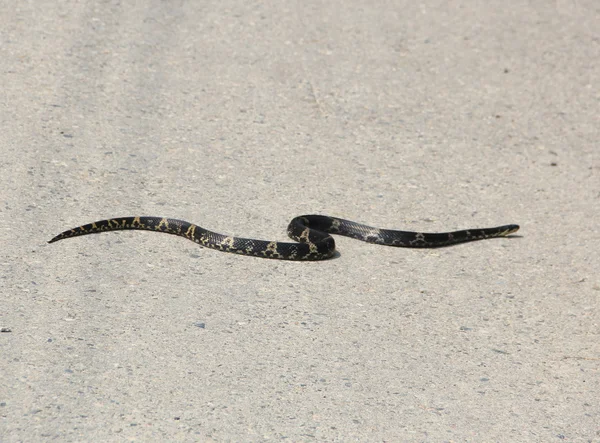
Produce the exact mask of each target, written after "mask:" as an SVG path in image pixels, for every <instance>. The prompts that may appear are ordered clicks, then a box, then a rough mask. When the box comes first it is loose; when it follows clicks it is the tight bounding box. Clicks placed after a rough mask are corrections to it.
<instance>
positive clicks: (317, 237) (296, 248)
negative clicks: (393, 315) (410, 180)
mask: <svg viewBox="0 0 600 443" xmlns="http://www.w3.org/2000/svg"><path fill="white" fill-rule="evenodd" d="M130 229H138V230H146V231H155V232H165V233H168V234H174V235H179V236H181V237H185V238H187V239H188V240H192V241H193V242H196V243H198V244H199V245H202V246H205V247H207V248H212V249H217V250H219V251H224V252H233V253H236V254H243V255H251V256H257V257H264V258H274V259H280V260H324V259H327V258H330V257H331V256H333V254H334V252H335V241H334V240H333V238H332V237H331V235H329V234H338V235H344V236H346V237H352V238H355V239H357V240H362V241H364V242H367V243H376V244H379V245H387V246H399V247H405V248H436V247H440V246H449V245H454V244H457V243H465V242H470V241H475V240H483V239H486V238H493V237H504V236H507V235H509V234H512V233H514V232H516V231H517V230H518V229H519V226H518V225H504V226H498V227H496V228H481V229H467V230H462V231H454V232H444V233H424V232H408V231H395V230H390V229H378V228H372V227H370V226H366V225H362V224H359V223H355V222H353V221H349V220H343V219H341V218H337V217H329V216H325V215H302V216H300V217H296V218H294V219H293V220H292V221H291V222H290V224H289V226H288V230H287V232H288V236H289V237H290V238H292V239H293V240H296V241H297V242H299V243H282V242H277V241H265V240H255V239H250V238H241V237H231V236H228V235H223V234H217V233H216V232H211V231H208V230H206V229H204V228H201V227H200V226H198V225H195V224H193V223H189V222H186V221H183V220H176V219H173V218H161V217H121V218H111V219H107V220H100V221H97V222H94V223H89V224H87V225H82V226H79V227H77V228H73V229H69V230H67V231H64V232H63V233H61V234H59V235H57V236H56V237H54V238H53V239H52V240H50V241H49V242H48V243H53V242H55V241H58V240H62V239H64V238H70V237H77V236H79V235H87V234H94V233H99V232H105V231H120V230H130Z"/></svg>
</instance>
